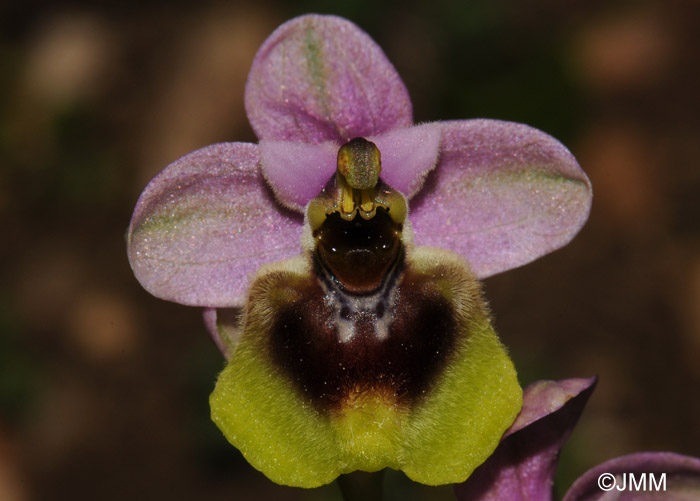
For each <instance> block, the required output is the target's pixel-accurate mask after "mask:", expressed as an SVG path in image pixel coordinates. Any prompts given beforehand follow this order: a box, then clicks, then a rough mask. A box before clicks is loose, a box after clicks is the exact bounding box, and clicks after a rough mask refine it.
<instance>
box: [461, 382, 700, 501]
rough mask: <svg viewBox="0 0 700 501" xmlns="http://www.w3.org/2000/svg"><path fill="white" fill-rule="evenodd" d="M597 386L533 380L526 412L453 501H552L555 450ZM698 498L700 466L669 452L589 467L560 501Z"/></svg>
mask: <svg viewBox="0 0 700 501" xmlns="http://www.w3.org/2000/svg"><path fill="white" fill-rule="evenodd" d="M596 381H597V380H596V378H588V379H566V380H563V381H537V382H535V383H532V384H531V385H529V386H528V387H527V388H525V390H524V391H523V409H522V411H521V412H520V414H519V415H518V417H517V419H516V420H515V422H514V423H513V424H512V425H511V427H510V428H509V429H508V430H507V431H506V433H505V434H504V435H503V438H502V439H501V444H500V445H499V446H498V448H497V449H496V451H495V452H494V453H493V455H491V457H489V458H488V459H487V460H486V462H485V463H483V464H482V465H481V466H479V467H478V468H477V469H476V470H475V471H474V473H473V475H472V476H471V477H470V478H469V479H468V480H467V481H466V482H464V483H462V484H460V485H457V486H455V493H456V494H457V499H458V501H502V500H506V499H507V500H509V501H552V500H553V499H554V497H553V486H554V473H555V471H556V465H557V460H558V458H559V451H560V450H561V448H562V446H563V445H564V443H565V442H566V440H567V439H568V438H569V436H570V435H571V432H572V431H573V428H574V426H575V425H576V422H577V421H578V419H579V417H580V415H581V412H582V411H583V408H584V407H585V405H586V403H587V402H588V399H589V398H590V396H591V394H592V393H593V390H594V388H595V385H596ZM652 475H653V476H652ZM635 478H636V480H628V479H635ZM642 480H643V481H644V484H643V485H642V483H641V482H642ZM652 482H653V484H652ZM697 499H700V459H697V458H693V457H689V456H684V455H681V454H676V453H672V452H640V453H634V454H629V455H626V456H622V457H619V458H615V459H611V460H609V461H605V462H604V463H602V464H600V465H598V466H596V467H594V468H591V469H590V470H588V471H587V472H586V473H584V474H583V475H582V476H581V477H579V478H578V479H577V480H576V481H575V482H574V483H573V485H572V486H571V488H570V489H569V490H568V491H567V493H566V494H565V496H564V498H563V500H562V501H604V500H610V501H612V500H616V501H647V500H648V501H652V500H669V501H671V500H673V501H691V500H697Z"/></svg>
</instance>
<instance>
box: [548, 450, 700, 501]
mask: <svg viewBox="0 0 700 501" xmlns="http://www.w3.org/2000/svg"><path fill="white" fill-rule="evenodd" d="M632 475H633V476H634V477H632ZM652 475H653V485H652ZM604 477H605V478H604ZM662 478H665V482H663V483H662ZM642 480H644V482H645V483H644V488H643V489H642V488H638V487H637V488H635V487H633V485H634V486H641V482H642ZM599 481H600V482H601V484H599V483H598V482H599ZM613 482H614V483H613ZM632 482H634V484H632ZM601 485H602V486H603V487H604V488H605V489H606V490H604V489H601ZM608 489H609V490H608ZM607 499H611V500H612V499H614V500H615V501H655V500H657V501H661V500H668V501H697V500H698V499H700V459H698V458H694V457H690V456H683V455H681V454H676V453H673V452H638V453H636V454H629V455H627V456H622V457H619V458H615V459H611V460H610V461H606V462H604V463H602V464H599V465H598V466H596V467H594V468H591V469H590V470H588V471H587V472H586V473H584V474H583V475H581V477H579V478H578V480H576V481H575V482H574V484H573V485H572V486H571V489H569V491H568V492H567V493H566V495H565V496H564V499H563V500H562V501H604V500H607Z"/></svg>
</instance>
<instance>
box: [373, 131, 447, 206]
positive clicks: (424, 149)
mask: <svg viewBox="0 0 700 501" xmlns="http://www.w3.org/2000/svg"><path fill="white" fill-rule="evenodd" d="M441 137H442V125H441V124H440V123H438V122H436V123H429V124H423V125H416V126H415V127H406V128H403V129H394V130H391V131H389V132H385V133H384V134H382V135H379V136H372V137H368V138H367V139H369V140H370V141H372V142H373V143H374V144H376V145H377V148H379V151H380V152H381V154H382V173H381V178H382V180H383V181H384V182H385V183H387V184H388V185H389V186H391V187H392V188H394V189H396V190H398V191H400V192H401V193H403V194H404V195H405V196H406V197H407V198H410V197H412V196H413V195H414V194H415V193H416V192H417V191H418V190H419V189H420V188H421V186H422V185H423V181H424V180H425V177H426V176H427V175H428V172H430V171H431V170H432V169H434V168H435V165H436V164H437V161H438V155H439V153H440V139H441Z"/></svg>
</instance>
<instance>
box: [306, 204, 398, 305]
mask: <svg viewBox="0 0 700 501" xmlns="http://www.w3.org/2000/svg"><path fill="white" fill-rule="evenodd" d="M314 237H315V238H316V256H317V258H318V260H319V261H320V262H321V264H322V265H323V266H324V267H325V268H326V269H327V270H328V271H329V272H330V273H331V274H332V275H333V276H334V278H335V279H336V280H337V281H338V282H339V284H340V285H341V287H343V288H344V289H345V290H347V291H348V292H351V293H355V294H366V293H370V292H372V291H374V290H376V289H377V288H378V287H379V285H380V284H381V283H382V280H383V279H384V277H385V276H386V273H387V271H388V270H389V269H390V268H391V266H392V265H393V264H394V263H395V262H396V260H397V258H398V256H399V253H400V251H401V245H402V244H401V225H400V224H397V223H395V222H394V221H393V220H392V219H391V217H389V215H388V213H387V211H386V210H385V209H383V208H381V207H380V208H379V209H377V213H376V215H375V216H374V217H373V218H372V219H363V218H361V217H356V218H355V219H353V220H352V221H346V220H344V219H343V218H342V217H340V214H338V213H334V214H331V215H329V216H328V217H327V218H326V220H325V221H324V223H323V224H322V225H321V227H320V228H319V229H318V230H316V231H315V232H314Z"/></svg>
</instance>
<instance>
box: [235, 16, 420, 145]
mask: <svg viewBox="0 0 700 501" xmlns="http://www.w3.org/2000/svg"><path fill="white" fill-rule="evenodd" d="M245 108H246V112H247V114H248V119H249V120H250V123H251V125H252V126H253V130H254V131H255V133H256V135H257V136H258V138H259V139H275V140H286V141H301V142H305V143H321V142H324V141H335V142H336V143H340V144H342V143H345V142H347V141H349V140H350V139H352V138H354V137H358V136H359V137H368V136H374V135H377V134H381V133H382V132H385V131H387V130H390V129H394V128H399V127H406V126H409V125H411V124H412V109H411V100H410V98H409V96H408V91H407V90H406V87H405V86H404V84H403V82H402V81H401V78H400V77H399V75H398V73H397V72H396V69H395V68H394V67H393V66H392V64H391V63H390V62H389V60H388V59H387V58H386V56H385V55H384V52H382V49H381V48H380V47H379V46H378V45H377V44H376V43H375V42H374V41H373V40H372V39H371V38H370V37H369V36H368V35H367V34H366V33H365V32H363V31H362V30H360V28H358V27H357V26H356V25H355V24H353V23H351V22H350V21H347V20H345V19H342V18H339V17H335V16H320V15H315V14H313V15H306V16H301V17H297V18H294V19H292V20H291V21H288V22H286V23H285V24H283V25H282V26H280V27H279V28H277V30H275V32H274V33H273V34H272V35H270V37H269V38H268V39H267V40H266V41H265V43H263V45H262V47H261V48H260V50H259V51H258V53H257V55H256V56H255V60H254V61H253V66H252V68H251V70H250V74H249V75H248V83H247V85H246V90H245Z"/></svg>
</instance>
